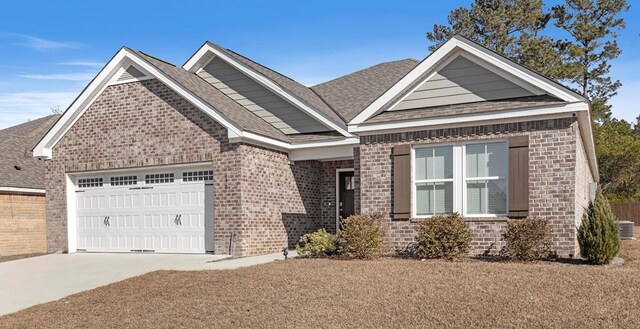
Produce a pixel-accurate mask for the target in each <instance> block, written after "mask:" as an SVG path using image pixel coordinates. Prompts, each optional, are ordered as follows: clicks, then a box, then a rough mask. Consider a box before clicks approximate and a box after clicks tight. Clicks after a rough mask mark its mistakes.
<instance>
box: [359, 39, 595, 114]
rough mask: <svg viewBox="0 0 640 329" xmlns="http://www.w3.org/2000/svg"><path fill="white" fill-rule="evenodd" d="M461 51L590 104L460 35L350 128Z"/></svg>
mask: <svg viewBox="0 0 640 329" xmlns="http://www.w3.org/2000/svg"><path fill="white" fill-rule="evenodd" d="M461 50H462V51H464V52H465V53H467V54H469V57H475V58H476V61H483V62H486V63H487V64H488V66H490V67H491V66H492V67H494V69H498V71H503V72H508V73H509V75H511V76H513V77H514V78H517V79H519V80H521V81H525V82H526V83H528V84H530V85H531V86H533V87H535V88H538V89H540V90H542V91H544V92H546V93H548V94H550V95H552V96H554V97H557V98H559V99H561V100H563V101H566V102H585V103H586V102H587V100H586V99H585V98H584V97H582V96H580V95H579V94H577V93H575V92H574V91H572V90H570V89H568V88H565V87H562V86H560V85H558V84H556V83H555V82H553V81H551V80H549V79H547V78H545V77H542V76H541V75H539V74H537V73H535V72H533V71H531V70H528V69H526V68H524V67H523V66H521V65H518V64H516V63H514V62H512V61H510V60H508V59H506V58H504V57H502V56H500V55H498V54H496V53H494V52H492V51H490V50H488V49H486V48H484V47H482V46H479V45H477V44H476V43H474V42H472V41H469V40H467V39H465V38H463V37H461V36H457V35H456V36H454V37H453V38H451V39H450V40H449V41H447V42H445V43H444V44H443V45H442V46H440V48H438V49H437V50H436V51H434V52H433V53H432V54H431V55H429V56H428V57H427V58H425V59H424V60H423V61H422V62H420V64H418V65H417V66H416V67H415V68H414V69H413V70H411V71H410V72H409V73H407V75H405V76H404V77H403V78H402V79H400V81H398V82H397V83H396V84H395V85H393V86H392V87H391V88H389V89H388V90H387V91H386V92H385V93H383V94H382V95H381V96H380V97H378V98H377V99H376V100H375V101H373V103H371V104H370V105H369V106H367V107H366V108H365V109H364V110H363V111H362V112H360V113H359V114H358V115H357V116H356V117H355V118H353V120H351V121H350V122H349V125H358V124H361V123H363V122H365V121H366V120H367V119H369V118H371V117H372V116H373V115H375V114H376V113H378V112H379V111H380V109H381V108H382V107H383V106H384V105H386V104H387V103H388V102H390V101H391V100H392V99H393V98H395V97H396V96H397V95H398V94H400V93H401V92H402V91H404V90H405V89H406V88H407V87H409V86H410V85H411V84H413V83H415V82H416V81H417V80H418V79H419V78H420V77H421V76H422V75H423V74H425V73H426V72H429V71H430V70H434V69H435V68H437V67H438V65H439V64H440V63H441V62H442V61H443V60H447V58H448V57H449V56H451V55H452V54H455V53H456V52H457V51H461ZM485 68H486V66H485Z"/></svg>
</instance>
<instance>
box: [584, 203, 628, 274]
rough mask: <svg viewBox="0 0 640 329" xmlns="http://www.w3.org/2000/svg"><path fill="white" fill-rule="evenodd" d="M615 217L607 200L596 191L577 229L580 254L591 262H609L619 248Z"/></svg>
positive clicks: (601, 263)
mask: <svg viewBox="0 0 640 329" xmlns="http://www.w3.org/2000/svg"><path fill="white" fill-rule="evenodd" d="M615 220H616V217H615V216H614V215H613V212H611V208H610V207H609V202H608V201H607V199H606V198H605V197H604V195H602V191H600V190H598V191H597V192H596V199H595V200H594V202H590V203H589V207H588V208H587V211H586V212H585V213H584V215H583V216H582V224H581V225H580V228H579V229H578V244H579V245H580V254H581V255H582V257H584V258H585V259H587V261H588V262H589V263H591V264H597V265H603V264H609V263H610V262H611V261H612V260H613V258H614V257H615V256H616V255H617V254H618V250H619V249H620V236H619V232H618V225H616V222H615Z"/></svg>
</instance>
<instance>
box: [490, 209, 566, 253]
mask: <svg viewBox="0 0 640 329" xmlns="http://www.w3.org/2000/svg"><path fill="white" fill-rule="evenodd" d="M502 238H503V239H504V242H505V246H504V247H503V248H502V250H500V255H501V256H504V257H507V258H510V259H515V260H539V259H545V258H549V257H551V255H553V254H555V253H554V249H553V243H552V241H551V226H550V225H549V222H548V221H547V220H546V219H543V218H526V219H516V220H512V221H509V222H508V223H507V231H506V232H505V233H503V234H502Z"/></svg>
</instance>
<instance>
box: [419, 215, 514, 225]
mask: <svg viewBox="0 0 640 329" xmlns="http://www.w3.org/2000/svg"><path fill="white" fill-rule="evenodd" d="M429 218H431V217H427V218H424V217H420V218H411V219H409V221H410V222H411V223H420V222H422V221H423V220H425V219H429ZM508 220H509V218H508V217H506V216H503V217H464V221H465V222H506V221H508Z"/></svg>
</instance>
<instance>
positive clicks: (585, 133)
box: [578, 111, 600, 182]
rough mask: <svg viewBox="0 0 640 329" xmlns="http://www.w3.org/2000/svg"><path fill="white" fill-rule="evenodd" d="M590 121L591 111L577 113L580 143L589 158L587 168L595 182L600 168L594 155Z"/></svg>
mask: <svg viewBox="0 0 640 329" xmlns="http://www.w3.org/2000/svg"><path fill="white" fill-rule="evenodd" d="M591 123H592V121H591V111H584V112H580V113H578V125H579V126H580V136H579V138H582V145H584V148H585V153H586V154H587V159H588V160H589V168H591V175H593V180H594V181H595V182H599V181H600V169H599V168H598V158H597V156H596V144H595V141H594V137H593V126H592V124H591Z"/></svg>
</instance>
